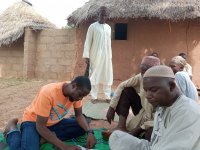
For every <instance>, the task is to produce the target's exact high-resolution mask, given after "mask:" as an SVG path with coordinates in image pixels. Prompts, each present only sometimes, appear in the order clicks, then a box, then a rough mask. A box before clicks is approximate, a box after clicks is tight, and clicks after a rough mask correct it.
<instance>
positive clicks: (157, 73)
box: [143, 65, 175, 78]
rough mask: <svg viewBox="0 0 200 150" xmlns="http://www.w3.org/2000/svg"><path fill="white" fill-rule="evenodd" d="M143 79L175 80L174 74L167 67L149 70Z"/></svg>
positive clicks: (161, 66)
mask: <svg viewBox="0 0 200 150" xmlns="http://www.w3.org/2000/svg"><path fill="white" fill-rule="evenodd" d="M143 77H144V78H145V77H167V78H175V75H174V72H173V71H172V69H171V68H170V67H168V66H164V65H158V66H154V67H151V68H149V69H148V70H147V71H146V72H145V73H144V76H143Z"/></svg>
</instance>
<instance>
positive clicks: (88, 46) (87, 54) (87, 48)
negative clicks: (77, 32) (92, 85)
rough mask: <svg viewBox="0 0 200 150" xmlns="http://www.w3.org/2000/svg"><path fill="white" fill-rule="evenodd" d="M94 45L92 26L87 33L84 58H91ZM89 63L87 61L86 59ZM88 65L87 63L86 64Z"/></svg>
mask: <svg viewBox="0 0 200 150" xmlns="http://www.w3.org/2000/svg"><path fill="white" fill-rule="evenodd" d="M92 43H93V28H92V26H91V25H90V26H89V28H88V31H87V35H86V39H85V44H84V50H83V58H88V60H89V58H90V49H91V46H92ZM86 61H87V59H86ZM86 63H87V62H86Z"/></svg>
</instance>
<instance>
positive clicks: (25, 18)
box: [0, 0, 56, 77]
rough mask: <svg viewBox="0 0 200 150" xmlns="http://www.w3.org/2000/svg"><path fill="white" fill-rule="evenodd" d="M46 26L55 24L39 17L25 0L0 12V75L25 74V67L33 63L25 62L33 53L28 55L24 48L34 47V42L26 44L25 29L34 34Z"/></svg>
mask: <svg viewBox="0 0 200 150" xmlns="http://www.w3.org/2000/svg"><path fill="white" fill-rule="evenodd" d="M46 28H56V26H55V25H53V24H52V23H50V22H49V21H48V20H47V19H45V18H43V17H41V16H40V15H39V14H38V13H37V12H36V11H35V10H34V9H33V7H32V4H31V3H29V2H27V1H25V0H23V1H21V2H17V3H15V4H14V5H12V6H11V7H9V8H7V9H6V10H5V11H4V12H3V13H2V14H0V35H1V36H0V77H9V76H11V77H22V76H23V74H24V72H25V76H26V74H27V73H28V72H29V71H28V70H27V67H31V66H33V65H34V64H33V63H32V64H27V63H28V62H30V61H29V60H30V59H33V58H34V56H35V54H34V53H32V54H31V55H30V56H31V57H29V56H28V55H27V52H26V51H25V49H27V48H28V49H34V46H35V44H33V43H32V45H31V44H30V43H29V45H27V42H25V41H26V40H25V36H26V35H25V29H30V30H31V31H33V32H32V33H33V34H34V33H36V31H40V30H42V29H46ZM28 40H33V39H30V38H29V39H28ZM31 46H32V48H31ZM27 65H29V66H27Z"/></svg>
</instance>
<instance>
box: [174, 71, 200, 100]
mask: <svg viewBox="0 0 200 150" xmlns="http://www.w3.org/2000/svg"><path fill="white" fill-rule="evenodd" d="M175 81H176V84H177V86H178V87H179V89H180V90H181V92H182V93H183V94H184V95H185V96H187V97H189V98H191V99H193V100H195V101H198V99H199V96H198V92H197V89H196V87H195V85H194V83H193V82H192V81H191V79H190V77H189V75H188V73H187V72H185V71H180V72H177V73H176V74H175Z"/></svg>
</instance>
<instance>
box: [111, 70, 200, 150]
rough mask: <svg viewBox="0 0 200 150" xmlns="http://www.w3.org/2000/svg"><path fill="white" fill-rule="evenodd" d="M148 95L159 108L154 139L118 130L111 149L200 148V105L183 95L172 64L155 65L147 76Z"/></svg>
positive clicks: (155, 121)
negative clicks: (177, 84) (146, 138)
mask: <svg viewBox="0 0 200 150" xmlns="http://www.w3.org/2000/svg"><path fill="white" fill-rule="evenodd" d="M143 87H144V90H145V96H146V98H147V100H148V101H149V103H151V104H152V105H153V106H154V107H155V108H156V113H155V119H154V128H153V133H152V136H151V141H150V142H149V141H147V140H144V139H139V138H136V137H134V136H132V135H130V134H128V133H125V132H122V131H114V132H113V133H112V134H111V136H110V139H109V145H110V149H111V150H133V149H134V150H199V149H200V128H199V127H200V107H199V105H198V104H197V103H196V102H194V101H193V100H191V99H190V98H188V97H186V96H184V95H182V93H181V92H180V91H179V88H177V86H176V83H175V76H174V73H173V71H172V70H171V68H170V67H167V66H154V67H152V68H150V69H149V70H147V71H146V72H145V74H144V76H143Z"/></svg>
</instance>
